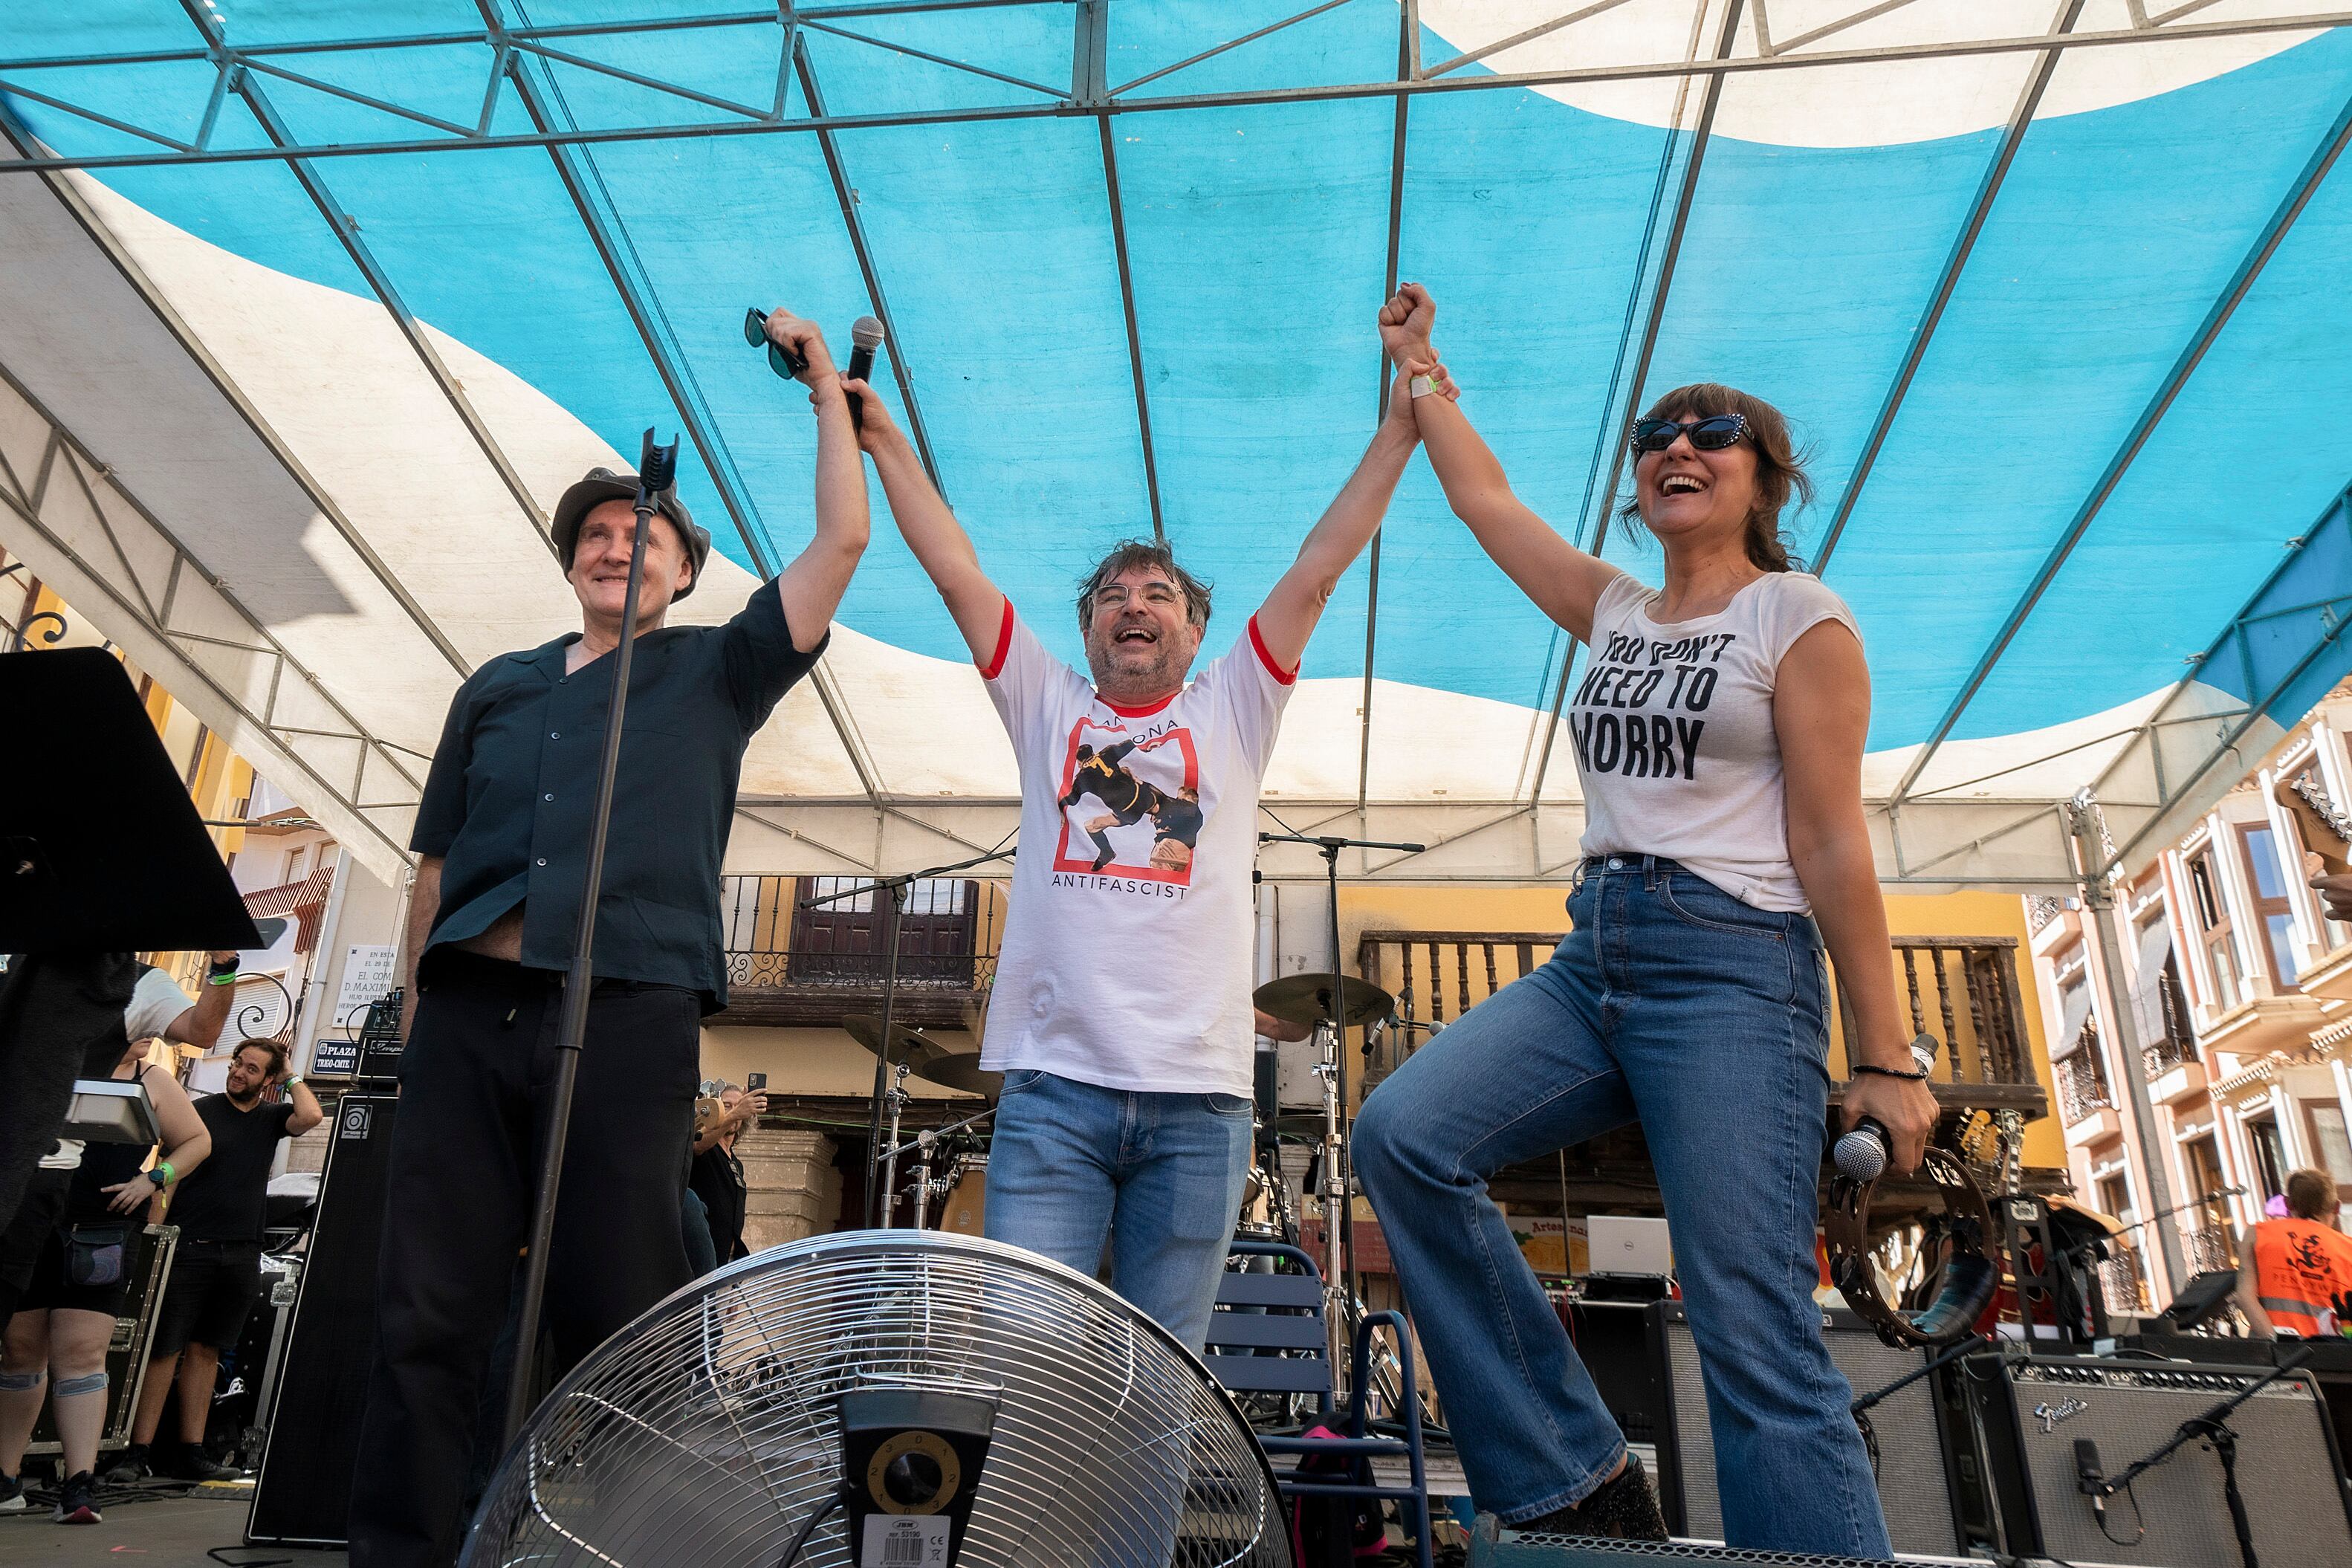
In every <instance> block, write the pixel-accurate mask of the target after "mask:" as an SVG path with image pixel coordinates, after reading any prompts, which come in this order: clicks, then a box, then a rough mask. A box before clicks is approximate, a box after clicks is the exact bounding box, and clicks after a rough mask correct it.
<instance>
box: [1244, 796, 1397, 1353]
mask: <svg viewBox="0 0 2352 1568" xmlns="http://www.w3.org/2000/svg"><path fill="white" fill-rule="evenodd" d="M1257 841H1258V842H1259V843H1260V844H1305V845H1308V846H1311V847H1313V848H1314V850H1315V852H1316V853H1317V854H1318V855H1320V856H1322V857H1323V875H1324V879H1325V881H1326V883H1327V884H1328V886H1329V888H1330V890H1331V899H1330V906H1331V978H1332V986H1331V1003H1330V1005H1329V1007H1328V1009H1326V1016H1325V1019H1324V1023H1323V1024H1318V1026H1317V1029H1318V1037H1319V1031H1320V1030H1321V1029H1322V1028H1323V1027H1324V1026H1327V1025H1328V1026H1329V1028H1330V1031H1331V1034H1330V1038H1329V1040H1328V1042H1327V1043H1326V1044H1325V1045H1324V1046H1323V1047H1322V1060H1320V1061H1318V1063H1316V1066H1315V1073H1316V1076H1317V1077H1318V1078H1320V1079H1323V1191H1324V1202H1323V1244H1324V1247H1325V1248H1326V1249H1327V1256H1328V1258H1329V1259H1330V1267H1329V1268H1328V1269H1327V1270H1326V1271H1325V1273H1324V1276H1323V1294H1324V1299H1325V1301H1326V1304H1327V1309H1328V1310H1326V1311H1325V1312H1324V1314H1323V1320H1324V1326H1325V1329H1326V1331H1328V1333H1330V1334H1331V1335H1333V1336H1335V1337H1334V1338H1333V1340H1332V1342H1331V1343H1332V1349H1331V1366H1332V1369H1333V1373H1334V1375H1339V1369H1341V1368H1344V1367H1346V1366H1347V1365H1349V1356H1350V1346H1349V1342H1348V1338H1347V1336H1348V1335H1349V1333H1350V1332H1352V1331H1353V1323H1352V1322H1351V1321H1349V1320H1350V1316H1351V1314H1350V1311H1349V1309H1353V1308H1355V1307H1356V1303H1357V1301H1358V1300H1360V1299H1361V1297H1362V1295H1363V1291H1362V1289H1360V1283H1359V1281H1358V1280H1357V1279H1356V1247H1355V1240H1356V1237H1355V1228H1356V1215H1355V1205H1354V1204H1353V1203H1352V1202H1350V1201H1349V1190H1350V1189H1351V1188H1352V1187H1353V1186H1354V1185H1355V1180H1354V1173H1353V1172H1352V1171H1350V1170H1349V1168H1348V1139H1347V1108H1348V1053H1347V1049H1346V1044H1347V1033H1348V1024H1347V1018H1348V973H1347V970H1348V966H1347V964H1346V963H1345V962H1344V961H1343V960H1342V958H1341V957H1340V952H1339V851H1340V850H1342V849H1396V850H1401V851H1402V852H1403V853H1405V854H1409V855H1418V854H1420V853H1421V852H1422V851H1423V850H1424V849H1426V848H1428V846H1427V845H1425V844H1391V843H1386V842H1383V841H1381V840H1379V839H1372V838H1341V837H1336V836H1334V835H1331V834H1323V835H1320V836H1317V837H1309V836H1307V835H1305V834H1298V833H1261V834H1259V835H1258V836H1257ZM1357 1310H1359V1311H1360V1309H1357Z"/></svg>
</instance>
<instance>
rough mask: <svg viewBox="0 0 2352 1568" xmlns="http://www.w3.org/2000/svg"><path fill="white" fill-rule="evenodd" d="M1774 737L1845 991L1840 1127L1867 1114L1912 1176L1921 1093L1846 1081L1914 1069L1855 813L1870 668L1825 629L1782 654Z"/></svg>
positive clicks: (1899, 1082) (1931, 1099)
mask: <svg viewBox="0 0 2352 1568" xmlns="http://www.w3.org/2000/svg"><path fill="white" fill-rule="evenodd" d="M1772 729H1773V732H1774V734H1775V735H1777V736H1778V737H1779V739H1780V764H1781V767H1782V769H1783V771H1784V773H1785V774H1786V781H1787V784H1788V789H1787V795H1788V826H1789V860H1790V864H1791V865H1793V866H1794V867H1795V868H1796V869H1797V880H1798V881H1799V882H1800V883H1801V884H1802V885H1803V887H1804V889H1805V897H1806V899H1807V900H1808V901H1810V902H1811V904H1812V906H1813V919H1814V921H1817V922H1818V923H1819V924H1820V926H1821V928H1822V942H1823V944H1824V945H1826V946H1827V947H1828V948H1829V950H1830V962H1831V963H1832V964H1834V965H1835V966H1836V968H1837V973H1838V978H1839V979H1840V980H1841V981H1843V983H1844V988H1845V993H1846V1002H1847V1007H1848V1009H1849V1011H1850V1013H1851V1014H1852V1016H1851V1018H1850V1020H1849V1022H1850V1024H1851V1025H1852V1028H1851V1031H1850V1035H1851V1037H1852V1038H1854V1039H1856V1040H1859V1041H1860V1042H1861V1044H1860V1045H1859V1046H1858V1047H1855V1050H1854V1055H1853V1061H1850V1062H1848V1063H1847V1064H1846V1086H1845V1100H1844V1103H1843V1108H1842V1111H1843V1125H1844V1126H1845V1127H1847V1128H1852V1127H1853V1125H1854V1124H1855V1123H1856V1122H1857V1121H1861V1120H1862V1118H1863V1117H1864V1116H1874V1117H1876V1118H1877V1119H1878V1122H1879V1125H1881V1126H1883V1127H1885V1129H1886V1131H1887V1135H1888V1137H1889V1138H1890V1139H1891V1140H1892V1142H1893V1143H1894V1145H1895V1169H1896V1170H1897V1171H1911V1170H1916V1168H1917V1167H1918V1164H1919V1161H1920V1157H1921V1155H1922V1154H1923V1152H1925V1151H1926V1149H1927V1134H1928V1133H1930V1132H1931V1131H1935V1126H1936V1116H1937V1106H1936V1096H1935V1093H1934V1091H1933V1090H1931V1089H1928V1087H1927V1085H1926V1084H1924V1083H1916V1082H1906V1080H1904V1079H1899V1078H1886V1077H1884V1076H1882V1075H1880V1074H1876V1073H1861V1072H1856V1071H1854V1070H1853V1069H1854V1068H1855V1066H1856V1065H1857V1064H1862V1063H1867V1064H1868V1065H1870V1066H1872V1067H1877V1068H1891V1069H1892V1070H1894V1071H1896V1072H1905V1073H1908V1072H1913V1071H1916V1070H1917V1069H1916V1067H1915V1066H1914V1064H1913V1062H1912V1060H1911V1051H1910V1037H1909V1035H1908V1034H1906V1032H1905V1030H1904V1027H1903V1021H1902V1016H1901V1015H1900V1014H1899V1013H1897V1012H1896V1011H1895V960H1894V956H1893V954H1894V948H1893V945H1892V943H1891V942H1889V940H1888V938H1887V934H1886V905H1885V902H1884V901H1883V900H1881V899H1880V898H1879V894H1878V869H1877V867H1876V864H1875V863H1874V861H1873V859H1872V858H1871V849H1870V830H1869V828H1868V826H1866V824H1865V823H1864V818H1863V813H1862V748H1863V742H1864V739H1865V737H1866V736H1867V734H1868V732H1869V730H1870V667H1869V666H1868V665H1867V664H1865V663H1864V661H1863V657H1862V644H1861V642H1860V641H1859V640H1857V639H1856V638H1855V637H1854V635H1853V632H1851V631H1849V630H1848V629H1847V628H1846V627H1845V626H1843V624H1841V623H1839V622H1836V621H1823V622H1822V623H1821V624H1820V625H1819V626H1814V627H1813V628H1812V629H1811V631H1808V632H1807V633H1805V634H1804V635H1803V636H1802V637H1799V638H1798V639H1797V640H1796V642H1795V643H1794V644H1792V645H1791V646H1790V648H1789V651H1788V652H1787V653H1786V654H1784V655H1782V656H1781V658H1780V670H1779V673H1778V674H1777V676H1776V677H1775V679H1774V684H1773V692H1772Z"/></svg>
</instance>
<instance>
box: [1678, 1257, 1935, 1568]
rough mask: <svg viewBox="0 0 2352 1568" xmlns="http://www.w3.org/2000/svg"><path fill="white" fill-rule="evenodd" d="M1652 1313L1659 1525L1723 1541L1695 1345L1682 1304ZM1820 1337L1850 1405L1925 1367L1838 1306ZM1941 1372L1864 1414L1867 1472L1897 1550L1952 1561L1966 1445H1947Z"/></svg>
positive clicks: (1757, 1350) (1760, 1350) (1919, 1357)
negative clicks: (1659, 1383) (1956, 1466)
mask: <svg viewBox="0 0 2352 1568" xmlns="http://www.w3.org/2000/svg"><path fill="white" fill-rule="evenodd" d="M1649 1315H1650V1331H1651V1334H1652V1336H1653V1343H1654V1345H1655V1347H1656V1351H1655V1354H1656V1357H1657V1361H1658V1364H1660V1365H1662V1366H1663V1367H1664V1369H1665V1373H1666V1375H1665V1379H1664V1383H1665V1389H1664V1393H1665V1405H1666V1409H1665V1411H1664V1419H1662V1420H1661V1421H1660V1422H1659V1423H1658V1500H1659V1503H1660V1504H1661V1506H1662V1507H1663V1508H1664V1512H1665V1516H1666V1528H1667V1529H1669V1530H1671V1531H1674V1533H1675V1534H1676V1535H1678V1536H1686V1537H1688V1538H1690V1539H1692V1540H1694V1541H1721V1540H1722V1539H1723V1502H1722V1494H1721V1492H1720V1491H1719V1490H1718V1489H1717V1486H1716V1473H1715V1436H1714V1433H1713V1432H1712V1431H1711V1430H1710V1428H1709V1427H1708V1425H1707V1415H1706V1384H1705V1383H1704V1382H1703V1381H1702V1379H1701V1377H1700V1373H1699V1361H1698V1347H1697V1344H1696V1342H1695V1341H1694V1340H1693V1339H1692V1337H1691V1330H1690V1322H1689V1320H1688V1319H1687V1318H1686V1317H1685V1315H1684V1311H1683V1304H1682V1303H1681V1302H1680V1301H1659V1302H1656V1303H1654V1305H1652V1306H1651V1307H1650V1309H1649ZM1822 1340H1823V1341H1824V1342H1826V1343H1827V1344H1828V1345H1829V1351H1830V1360H1831V1361H1832V1362H1834V1363H1836V1364H1837V1369H1838V1370H1839V1371H1840V1372H1842V1373H1844V1374H1845V1379H1846V1382H1847V1383H1849V1384H1852V1385H1853V1395H1854V1397H1855V1398H1857V1399H1859V1398H1863V1397H1864V1396H1867V1395H1869V1394H1875V1393H1877V1392H1878V1391H1880V1390H1882V1389H1884V1388H1885V1387H1886V1386H1887V1385H1888V1384H1893V1383H1895V1382H1896V1381H1898V1380H1900V1379H1901V1378H1903V1377H1905V1376H1907V1375H1908V1374H1910V1373H1915V1372H1918V1371H1921V1370H1922V1369H1924V1368H1925V1367H1926V1366H1927V1359H1928V1358H1927V1352H1925V1351H1916V1350H1895V1349H1891V1348H1890V1347H1888V1346H1887V1345H1886V1344H1885V1343H1884V1342H1882V1341H1881V1340H1880V1339H1879V1337H1878V1335H1877V1334H1876V1333H1875V1332H1874V1331H1872V1330H1871V1329H1870V1328H1869V1326H1868V1325H1866V1324H1865V1323H1864V1322H1863V1321H1862V1320H1861V1319H1860V1318H1858V1317H1856V1316H1855V1315H1854V1314H1853V1313H1852V1312H1848V1311H1845V1310H1825V1311H1823V1312H1822ZM1749 1352H1750V1353H1754V1354H1759V1355H1769V1354H1770V1353H1772V1352H1770V1350H1769V1348H1767V1347H1762V1346H1752V1347H1749ZM1942 1384H1943V1374H1941V1373H1937V1374H1936V1375H1933V1376H1928V1377H1923V1378H1920V1379H1919V1380H1918V1381H1916V1382H1915V1383H1913V1384H1910V1385H1909V1386H1907V1387H1905V1388H1901V1389H1897V1390H1895V1392H1894V1393H1892V1394H1887V1395H1886V1396H1885V1398H1883V1399H1882V1400H1880V1401H1879V1402H1878V1403H1877V1404H1876V1405H1874V1406H1873V1407H1872V1408H1871V1410H1870V1411H1869V1412H1868V1416H1867V1419H1868V1421H1869V1424H1870V1425H1869V1427H1868V1432H1869V1436H1870V1446H1871V1448H1872V1450H1873V1458H1872V1468H1873V1469H1874V1471H1875V1473H1876V1475H1877V1478H1878V1498H1879V1505H1880V1507H1881V1509H1882V1510H1884V1512H1885V1515H1886V1533H1887V1536H1888V1538H1889V1539H1890V1540H1891V1541H1892V1542H1894V1546H1895V1551H1897V1552H1904V1553H1906V1554H1914V1555H1927V1556H1934V1555H1943V1556H1959V1555H1962V1554H1964V1552H1965V1551H1966V1547H1965V1544H1964V1539H1963V1531H1962V1527H1961V1519H1960V1515H1959V1504H1960V1503H1961V1501H1962V1498H1963V1494H1962V1491H1961V1489H1960V1488H1958V1487H1957V1486H1956V1485H1955V1484H1954V1471H1953V1465H1952V1460H1953V1457H1954V1456H1955V1454H1956V1453H1958V1452H1959V1451H1960V1450H1961V1449H1962V1448H1963V1447H1964V1445H1961V1444H1956V1443H1952V1442H1949V1441H1948V1439H1947V1436H1946V1433H1947V1416H1946V1414H1945V1411H1944V1409H1943V1406H1942V1404H1941V1402H1940V1397H1939V1390H1940V1389H1941V1387H1942ZM1963 1457H1964V1456H1963Z"/></svg>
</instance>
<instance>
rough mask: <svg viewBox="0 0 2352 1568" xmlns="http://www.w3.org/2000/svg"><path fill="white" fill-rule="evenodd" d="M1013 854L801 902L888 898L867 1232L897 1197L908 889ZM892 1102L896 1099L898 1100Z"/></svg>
mask: <svg viewBox="0 0 2352 1568" xmlns="http://www.w3.org/2000/svg"><path fill="white" fill-rule="evenodd" d="M1012 853H1013V851H1012V850H1011V849H1010V848H1002V847H1001V848H996V849H992V850H990V851H989V852H988V853H987V854H985V855H975V856H973V857H972V858H971V859H969V860H958V861H956V862H955V863H954V864H952V865H948V866H930V867H926V868H924V869H922V870H920V871H908V872H907V873H905V874H904V875H902V876H897V877H880V878H877V879H875V880H873V881H871V882H860V883H858V884H857V885H856V887H852V888H844V889H842V890H841V891H839V892H837V893H827V894H825V895H824V897H822V898H815V899H803V900H800V902H799V905H798V907H799V908H801V909H803V910H814V909H818V908H821V907H822V906H824V905H825V904H836V903H839V902H841V901H842V900H845V899H856V898H863V897H865V896H866V894H868V893H874V892H882V893H887V894H889V896H890V921H889V929H888V931H887V934H886V935H885V936H884V937H883V941H884V943H885V952H884V957H883V961H882V1048H881V1050H880V1051H879V1052H877V1054H876V1056H875V1058H874V1094H873V1101H872V1105H871V1107H870V1108H869V1110H868V1114H867V1119H866V1151H867V1153H866V1225H867V1226H873V1225H874V1224H876V1218H875V1216H876V1214H877V1210H878V1211H879V1213H880V1215H881V1220H880V1224H881V1225H882V1226H883V1227H884V1228H886V1229H887V1228H888V1226H889V1225H890V1214H891V1212H892V1210H893V1209H894V1207H895V1206H896V1199H897V1196H898V1194H896V1193H895V1192H893V1191H890V1190H889V1189H888V1187H887V1184H888V1183H890V1182H892V1181H894V1180H895V1179H896V1171H897V1162H898V1149H897V1147H896V1145H897V1144H898V1108H899V1106H900V1105H903V1104H904V1103H905V1102H906V1094H905V1091H904V1090H903V1089H900V1088H898V1084H903V1083H904V1082H905V1081H906V1078H907V1068H906V1067H905V1066H904V1065H902V1064H898V1063H894V1062H892V1061H891V1060H890V1005H891V1002H892V1000H893V999H894V998H895V997H896V995H897V994H898V940H899V929H900V922H901V917H903V916H904V915H905V914H906V912H907V889H909V888H911V887H913V886H914V885H915V884H916V883H917V882H921V881H927V880H929V879H931V878H933V877H944V876H946V875H947V874H948V873H949V872H950V871H968V870H970V869H971V868H972V867H974V866H985V865H987V864H988V863H989V862H990V861H992V860H1002V859H1003V858H1005V857H1006V856H1008V855H1010V854H1012ZM893 1067H897V1068H898V1083H897V1084H894V1083H893V1082H892V1080H891V1078H890V1071H891V1068H893ZM893 1096H896V1097H897V1098H896V1099H895V1100H894V1099H893V1098H892V1097H893ZM885 1110H887V1111H888V1112H889V1115H890V1128H889V1142H888V1143H887V1144H886V1143H885V1142H883V1128H882V1115H883V1112H884V1111H885ZM886 1150H887V1156H886V1154H885V1151H886ZM877 1176H878V1177H879V1178H880V1180H879V1181H878V1182H877Z"/></svg>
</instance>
